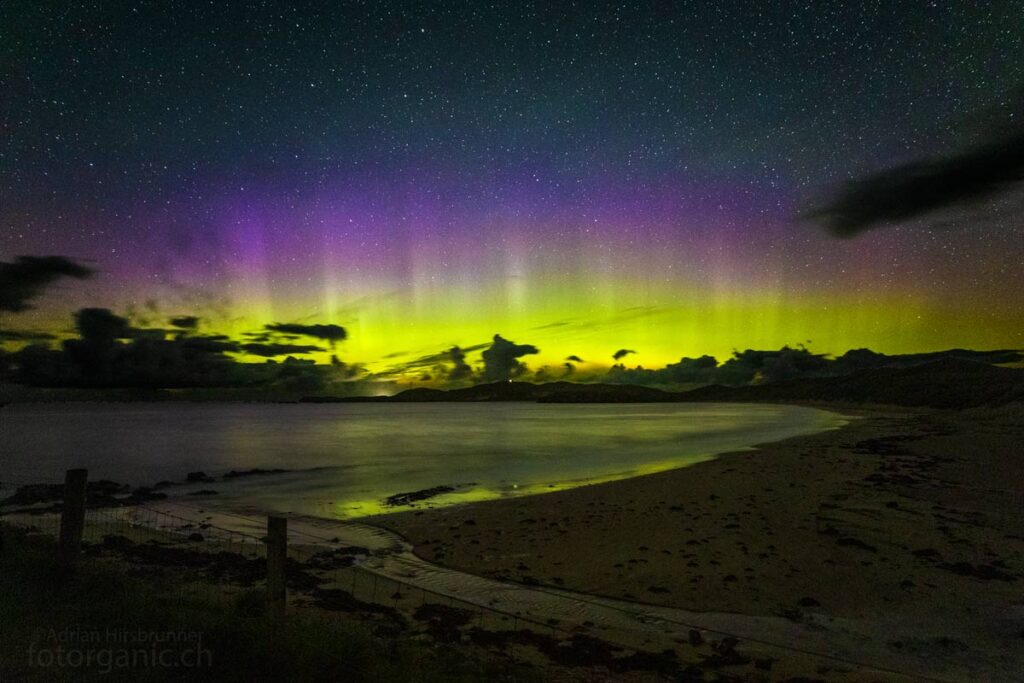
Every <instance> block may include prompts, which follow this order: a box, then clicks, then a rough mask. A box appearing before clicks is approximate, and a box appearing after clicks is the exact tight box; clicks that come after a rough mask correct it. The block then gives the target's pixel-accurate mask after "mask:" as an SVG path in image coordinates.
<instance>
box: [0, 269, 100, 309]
mask: <svg viewBox="0 0 1024 683" xmlns="http://www.w3.org/2000/svg"><path fill="white" fill-rule="evenodd" d="M92 274H93V271H92V269H90V268H86V267H85V266H83V265H81V264H79V263H76V262H74V261H72V260H71V259H68V258H65V257H63V256H19V257H17V258H16V259H14V262H13V263H5V262H3V261H0V311H8V312H11V313H18V312H20V311H27V310H28V309H30V308H32V306H31V305H30V304H29V302H30V301H31V300H32V299H34V298H36V297H37V296H39V295H40V294H42V292H43V290H44V289H46V288H47V287H48V286H49V285H51V284H53V283H54V282H56V281H57V280H59V279H60V278H62V277H72V278H77V279H79V280H81V279H84V278H87V277H89V276H91V275H92Z"/></svg>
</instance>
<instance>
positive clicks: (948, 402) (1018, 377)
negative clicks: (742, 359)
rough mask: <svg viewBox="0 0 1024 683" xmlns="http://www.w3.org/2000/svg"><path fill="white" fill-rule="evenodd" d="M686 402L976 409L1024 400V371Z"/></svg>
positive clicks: (881, 373)
mask: <svg viewBox="0 0 1024 683" xmlns="http://www.w3.org/2000/svg"><path fill="white" fill-rule="evenodd" d="M677 400H681V401H764V402H782V401H841V402H845V403H881V404H889V405H900V406H915V407H929V408H973V407H977V406H985V405H1002V404H1005V403H1010V402H1013V401H1024V370H1020V369H1016V368H1002V367H997V366H993V365H988V364H986V363H977V362H974V361H969V360H958V359H949V358H947V359H945V360H940V361H935V362H933V363H924V364H921V365H915V366H912V367H909V368H875V369H871V370H861V371H860V372H855V373H853V374H851V375H847V376H845V377H822V378H813V379H796V380H791V381H787V382H776V383H773V384H761V385H757V386H748V387H725V386H719V385H715V386H707V387H701V388H699V389H694V390H693V391H688V392H686V393H683V394H679V395H677Z"/></svg>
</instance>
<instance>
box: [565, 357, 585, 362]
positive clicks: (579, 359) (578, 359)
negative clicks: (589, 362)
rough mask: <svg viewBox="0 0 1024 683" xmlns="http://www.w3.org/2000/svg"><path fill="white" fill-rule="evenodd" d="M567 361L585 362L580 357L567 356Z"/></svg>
mask: <svg viewBox="0 0 1024 683" xmlns="http://www.w3.org/2000/svg"><path fill="white" fill-rule="evenodd" d="M566 360H568V361H572V362H573V363H582V362H583V359H582V358H580V357H579V356H567V357H566Z"/></svg>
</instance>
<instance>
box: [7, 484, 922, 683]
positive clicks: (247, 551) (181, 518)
mask: <svg viewBox="0 0 1024 683" xmlns="http://www.w3.org/2000/svg"><path fill="white" fill-rule="evenodd" d="M178 507H179V508H181V507H184V508H187V507H188V506H187V505H179V506H178ZM176 509H177V508H176ZM235 517H237V519H238V520H239V521H240V522H241V524H240V526H242V527H243V528H246V529H248V530H250V531H240V530H238V529H228V528H226V527H223V526H219V525H216V524H213V523H212V522H211V521H210V520H211V519H214V516H213V515H210V514H205V513H204V512H203V511H202V510H201V509H200V508H193V509H191V510H190V511H189V512H188V516H185V515H178V514H174V513H171V512H168V511H166V510H160V509H157V508H156V507H150V506H148V505H145V504H135V505H124V506H107V507H87V509H86V511H85V524H84V529H83V534H82V541H83V546H84V552H85V553H86V554H91V555H97V556H101V557H102V556H110V557H116V558H123V559H126V560H128V561H129V563H137V564H148V565H154V566H159V567H162V568H165V569H169V570H172V571H181V572H185V573H186V574H187V576H188V577H189V578H191V579H194V580H189V581H185V582H182V584H181V585H182V588H181V590H183V591H187V592H189V593H190V594H192V595H194V596H196V597H198V598H201V599H211V598H213V597H214V596H215V595H223V594H224V593H225V592H231V591H241V590H246V589H260V590H262V589H265V587H266V584H267V557H268V552H267V547H268V546H267V537H266V535H265V534H260V533H258V532H256V531H254V530H258V529H261V528H265V527H266V523H265V521H264V520H260V519H258V518H254V517H245V516H235ZM0 524H7V525H10V526H14V527H20V528H21V529H23V530H25V531H27V532H28V533H32V534H40V535H44V536H48V537H51V538H59V537H60V524H61V521H60V514H59V512H55V511H50V512H42V513H29V512H20V513H15V514H10V513H8V514H0ZM368 559H369V558H368V554H367V552H366V549H364V548H356V547H349V546H346V545H344V544H342V543H340V542H339V541H338V539H336V538H332V537H330V536H329V534H325V535H321V534H319V533H313V532H310V531H304V530H300V529H291V530H289V534H288V546H287V559H286V563H285V582H286V585H287V590H288V602H289V605H290V606H291V611H292V612H296V611H298V610H301V609H303V608H307V607H309V608H316V609H317V610H320V611H327V612H346V613H358V614H360V615H363V616H369V617H370V618H372V619H373V620H375V622H376V623H377V624H383V625H391V626H393V627H394V628H395V629H396V631H397V630H398V629H401V628H403V627H405V626H407V625H409V624H418V627H417V628H419V629H422V630H423V631H425V632H426V633H428V634H429V636H430V638H431V640H432V641H433V642H434V643H439V644H452V645H457V644H458V645H468V646H470V647H478V648H483V649H486V650H488V651H491V652H493V653H495V654H497V655H499V656H501V657H506V658H508V659H509V660H511V661H512V662H515V663H518V664H524V665H530V666H532V667H539V668H540V669H541V670H542V671H543V670H546V668H547V667H550V666H562V665H565V666H572V665H578V664H585V665H597V666H603V667H606V668H609V669H611V670H613V671H614V670H615V669H616V668H617V667H618V668H619V669H620V670H621V671H633V672H636V671H641V672H648V673H650V674H652V675H659V674H669V673H677V672H678V671H679V670H680V669H682V668H684V667H685V666H686V665H687V664H693V663H702V662H703V663H707V662H708V661H709V660H708V657H709V656H710V657H712V658H716V657H717V660H718V662H719V664H718V665H719V666H721V665H725V666H728V665H729V664H730V662H731V663H733V664H737V663H740V662H742V661H743V660H744V659H746V662H747V663H749V662H750V659H749V658H744V657H741V656H739V655H738V654H737V653H736V652H735V651H733V650H732V649H731V648H732V645H735V644H736V642H737V641H739V640H743V641H744V642H746V643H748V644H751V643H753V644H756V645H758V646H762V647H761V648H760V650H761V654H762V656H764V659H763V660H761V661H764V662H767V661H770V660H774V659H776V657H773V656H772V655H773V654H774V655H779V654H780V653H789V654H799V655H801V656H805V657H809V658H811V659H817V660H822V661H828V662H830V663H842V664H844V665H849V666H852V667H856V668H859V669H866V670H869V671H874V672H877V673H884V674H890V675H896V676H899V677H901V678H906V679H917V680H930V679H928V678H925V677H921V676H915V675H909V674H906V673H904V672H899V671H894V670H890V669H886V668H883V667H878V666H873V665H870V664H867V663H864V662H858V661H853V660H850V659H845V658H843V657H841V656H837V655H835V654H831V653H823V652H817V651H813V650H808V649H806V648H800V647H793V646H791V645H786V644H783V643H773V642H768V641H759V640H756V639H750V638H741V637H739V636H735V635H734V634H731V633H728V632H725V631H721V630H714V629H707V628H704V627H701V626H699V625H694V624H687V623H684V622H681V621H674V620H672V619H661V618H658V619H653V621H656V622H658V623H657V626H658V628H649V629H646V630H645V631H644V633H643V635H642V636H641V637H638V636H637V634H636V633H631V634H627V633H620V632H617V631H616V629H615V628H614V627H611V626H608V625H607V624H598V623H592V622H589V621H586V620H574V621H571V622H567V623H563V622H562V621H561V620H558V619H552V618H550V617H545V616H544V615H543V614H537V613H535V612H533V611H531V610H530V609H528V608H527V609H523V610H509V609H501V608H498V607H495V606H493V605H488V604H481V602H480V601H471V600H466V599H462V598H459V597H456V596H455V595H452V594H450V593H446V592H442V591H438V590H433V589H431V588H429V587H427V586H425V585H423V584H422V583H417V582H414V581H413V580H403V579H401V578H397V577H396V576H394V575H393V573H392V575H386V574H384V573H382V572H381V571H379V570H378V569H375V568H374V567H373V566H372V564H371V563H370V562H368V561H367V560H368ZM529 590H531V591H544V590H545V589H544V588H543V587H530V589H529ZM580 597H581V598H583V597H585V596H580ZM583 602H585V600H583ZM600 607H601V609H611V610H614V609H615V608H614V607H610V606H609V605H608V604H605V603H603V602H602V603H601V604H600ZM622 611H623V612H624V613H625V610H622ZM629 616H630V617H631V618H637V619H641V620H642V619H644V618H647V619H648V621H651V618H650V617H649V616H645V615H640V614H637V613H630V614H629ZM715 639H717V640H715ZM613 643H615V644H613ZM723 643H725V644H726V646H725V647H724V648H723V647H722V644H723ZM326 654H328V655H331V654H332V653H326ZM680 655H681V656H680ZM767 666H768V667H770V664H768V665H767ZM766 670H767V669H766ZM353 673H356V672H355V671H353ZM361 673H364V672H361Z"/></svg>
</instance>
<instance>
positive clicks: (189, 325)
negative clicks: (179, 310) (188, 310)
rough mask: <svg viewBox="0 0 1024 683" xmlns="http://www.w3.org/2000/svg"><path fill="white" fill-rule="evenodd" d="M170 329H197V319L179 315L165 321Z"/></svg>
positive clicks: (193, 316) (196, 317)
mask: <svg viewBox="0 0 1024 683" xmlns="http://www.w3.org/2000/svg"><path fill="white" fill-rule="evenodd" d="M167 322H168V324H170V326H171V327H177V328H179V329H182V330H194V329H196V328H197V327H199V317H198V316H195V315H179V316H175V317H173V318H171V319H170V320H168V321H167Z"/></svg>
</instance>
